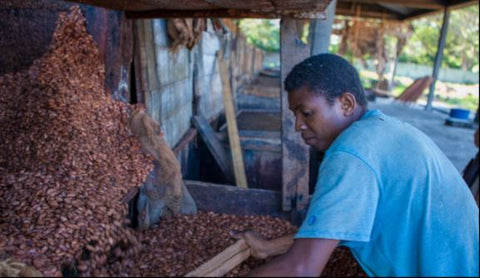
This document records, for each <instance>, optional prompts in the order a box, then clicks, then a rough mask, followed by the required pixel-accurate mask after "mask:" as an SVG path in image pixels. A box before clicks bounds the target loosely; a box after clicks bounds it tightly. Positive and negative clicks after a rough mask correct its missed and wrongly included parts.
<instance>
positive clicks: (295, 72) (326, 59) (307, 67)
mask: <svg viewBox="0 0 480 278" xmlns="http://www.w3.org/2000/svg"><path fill="white" fill-rule="evenodd" d="M284 85H285V90H286V91H288V92H291V91H293V90H297V89H300V88H301V87H303V86H307V87H308V88H309V89H310V90H311V91H312V93H314V94H322V95H324V96H325V98H326V99H327V101H328V102H329V103H330V104H333V102H334V100H335V98H337V97H339V96H341V95H342V94H343V93H346V92H349V93H351V94H353V95H354V96H355V98H356V100H357V102H358V104H360V105H361V106H363V107H366V106H367V101H366V98H365V92H364V91H363V87H362V83H361V82H360V77H359V76H358V72H357V70H356V69H355V68H354V67H353V66H352V65H351V64H350V63H349V62H347V60H345V59H343V58H342V57H340V56H338V55H335V54H319V55H315V56H311V57H309V58H307V59H305V60H304V61H303V62H301V63H299V64H297V65H296V66H295V67H293V69H292V71H290V73H289V74H288V76H287V78H285V82H284Z"/></svg>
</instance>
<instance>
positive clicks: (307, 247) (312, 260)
mask: <svg viewBox="0 0 480 278" xmlns="http://www.w3.org/2000/svg"><path fill="white" fill-rule="evenodd" d="M235 237H236V238H243V239H244V240H245V241H246V242H247V244H248V245H249V246H250V250H251V252H252V256H254V257H256V258H261V259H264V258H267V257H271V256H276V255H280V254H283V255H281V256H278V257H276V258H274V259H272V260H271V261H269V262H268V263H266V264H264V265H262V266H260V267H258V268H256V269H254V270H253V271H251V272H250V273H248V275H247V276H251V277H254V276H257V277H258V276H263V277H268V276H270V277H272V276H299V277H305V276H315V277H318V276H319V275H320V274H321V273H322V271H323V269H324V267H325V265H326V264H327V262H328V259H329V257H330V255H331V254H332V252H333V250H334V249H335V248H336V247H337V245H338V242H339V241H338V240H333V239H322V238H301V239H295V240H294V239H293V235H287V236H284V237H280V238H276V239H273V240H265V239H263V238H261V236H259V235H258V234H256V233H254V232H251V231H250V232H246V233H241V234H238V235H235Z"/></svg>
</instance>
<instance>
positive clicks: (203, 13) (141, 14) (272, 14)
mask: <svg viewBox="0 0 480 278" xmlns="http://www.w3.org/2000/svg"><path fill="white" fill-rule="evenodd" d="M125 15H126V17H127V18H131V19H138V18H176V17H179V18H185V17H186V18H190V17H192V18H211V17H213V18H215V17H217V18H295V19H317V18H325V13H324V12H323V11H316V10H282V11H268V12H264V11H260V10H257V11H256V10H249V9H244V10H240V9H211V10H164V9H162V10H148V11H125Z"/></svg>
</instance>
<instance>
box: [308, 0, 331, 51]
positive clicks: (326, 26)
mask: <svg viewBox="0 0 480 278" xmlns="http://www.w3.org/2000/svg"><path fill="white" fill-rule="evenodd" d="M336 7H337V0H332V2H330V4H328V7H327V9H326V10H325V14H326V18H321V19H316V20H312V21H311V23H310V24H311V26H310V28H311V29H310V30H312V33H313V35H312V51H311V52H312V55H316V54H320V53H328V52H329V51H328V48H329V47H330V37H331V34H332V25H333V19H334V18H335V10H336Z"/></svg>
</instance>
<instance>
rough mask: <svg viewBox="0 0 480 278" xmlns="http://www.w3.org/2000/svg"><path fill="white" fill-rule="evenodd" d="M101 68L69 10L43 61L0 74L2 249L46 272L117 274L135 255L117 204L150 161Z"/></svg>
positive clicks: (78, 18)
mask: <svg viewBox="0 0 480 278" xmlns="http://www.w3.org/2000/svg"><path fill="white" fill-rule="evenodd" d="M104 72H105V70H104V65H103V63H102V58H101V57H100V56H99V51H98V47H97V46H96V44H95V42H94V41H93V39H92V37H91V36H90V35H89V34H88V33H87V30H86V25H85V18H84V17H83V15H82V14H81V11H80V9H79V8H78V7H75V8H73V9H72V10H71V12H70V13H69V14H68V15H67V14H62V15H61V16H60V18H59V19H58V22H57V29H56V30H55V32H54V34H53V40H52V44H51V46H50V49H49V51H48V52H47V53H46V54H45V55H44V56H43V57H41V58H40V59H38V60H36V61H35V62H34V63H33V65H32V66H31V67H30V68H29V69H28V70H25V71H20V72H17V73H11V74H6V75H4V76H1V77H0V99H1V101H0V126H1V127H2V128H1V129H0V138H1V140H0V154H1V155H0V251H2V252H5V253H8V254H9V255H11V256H14V257H16V258H18V259H19V260H20V261H22V262H24V263H26V264H27V265H33V266H34V267H35V268H37V269H38V270H39V271H40V272H42V273H43V274H44V275H47V276H61V275H62V274H65V273H62V271H64V270H66V269H68V270H69V271H71V273H69V274H70V275H86V276H89V275H114V274H115V273H112V272H110V271H111V270H110V269H111V268H112V267H109V266H108V265H109V264H112V265H118V264H120V262H122V258H121V257H120V258H117V257H116V256H115V255H116V254H117V255H121V256H131V255H133V254H134V253H135V252H137V251H138V246H139V244H138V241H137V240H136V238H135V235H134V233H132V231H131V229H130V228H128V227H127V226H126V225H125V224H126V222H128V221H126V219H127V218H126V215H127V204H123V203H121V202H120V199H121V198H122V197H123V196H124V195H125V194H126V193H127V192H128V190H129V189H131V188H132V187H137V186H140V185H141V184H142V183H143V182H144V181H145V179H146V177H147V174H148V173H149V172H150V171H151V169H152V168H153V163H152V158H151V157H148V156H147V155H146V154H145V153H144V152H143V150H142V146H141V144H140V142H139V141H138V140H137V139H136V138H135V137H134V135H133V134H132V133H131V132H130V130H129V129H128V126H127V121H128V117H129V111H130V109H131V107H130V105H128V104H125V103H121V102H117V101H115V100H113V99H112V98H111V97H110V95H109V93H108V92H106V91H105V89H104V80H105V76H104V75H105V74H104ZM118 249H121V252H118ZM115 250H117V252H116V253H115V252H114V251H115ZM119 267H120V266H119Z"/></svg>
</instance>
